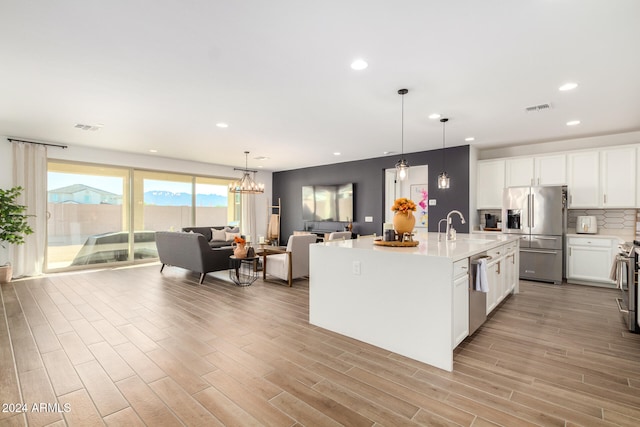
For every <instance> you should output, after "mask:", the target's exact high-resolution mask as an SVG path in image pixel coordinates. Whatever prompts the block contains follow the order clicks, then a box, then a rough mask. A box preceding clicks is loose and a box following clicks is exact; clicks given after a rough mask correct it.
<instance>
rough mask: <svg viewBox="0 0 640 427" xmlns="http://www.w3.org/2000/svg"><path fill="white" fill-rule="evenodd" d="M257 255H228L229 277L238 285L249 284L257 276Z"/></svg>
mask: <svg viewBox="0 0 640 427" xmlns="http://www.w3.org/2000/svg"><path fill="white" fill-rule="evenodd" d="M257 263H258V257H257V256H254V257H247V258H236V256H235V255H231V256H230V257H229V279H231V281H232V282H233V283H235V284H236V285H238V286H249V285H251V284H252V283H253V282H255V281H256V279H257V278H258V270H257V268H256V265H257Z"/></svg>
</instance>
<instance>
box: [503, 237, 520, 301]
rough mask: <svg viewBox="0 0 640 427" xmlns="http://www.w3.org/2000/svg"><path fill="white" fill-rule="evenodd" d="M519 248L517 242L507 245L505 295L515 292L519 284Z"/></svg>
mask: <svg viewBox="0 0 640 427" xmlns="http://www.w3.org/2000/svg"><path fill="white" fill-rule="evenodd" d="M517 252H518V248H517V245H515V244H510V245H508V246H507V255H506V257H505V260H504V270H505V281H504V283H505V289H504V295H505V296H507V295H508V294H509V293H511V292H513V290H514V289H515V288H516V285H517V284H518V280H519V279H518V276H519V274H520V273H519V270H520V268H519V266H518V264H517V261H518V257H517V255H518V254H517Z"/></svg>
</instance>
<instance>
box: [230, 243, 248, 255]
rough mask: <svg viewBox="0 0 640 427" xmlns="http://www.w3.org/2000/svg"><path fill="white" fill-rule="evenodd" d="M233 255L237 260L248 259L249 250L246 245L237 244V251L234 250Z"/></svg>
mask: <svg viewBox="0 0 640 427" xmlns="http://www.w3.org/2000/svg"><path fill="white" fill-rule="evenodd" d="M233 255H234V256H235V257H236V258H239V259H240V258H246V257H247V248H246V245H245V244H244V243H237V244H236V247H235V249H234V250H233Z"/></svg>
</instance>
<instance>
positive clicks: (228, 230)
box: [224, 226, 240, 233]
mask: <svg viewBox="0 0 640 427" xmlns="http://www.w3.org/2000/svg"><path fill="white" fill-rule="evenodd" d="M224 231H226V232H227V233H239V232H240V227H233V228H232V227H229V226H227V227H225V228H224Z"/></svg>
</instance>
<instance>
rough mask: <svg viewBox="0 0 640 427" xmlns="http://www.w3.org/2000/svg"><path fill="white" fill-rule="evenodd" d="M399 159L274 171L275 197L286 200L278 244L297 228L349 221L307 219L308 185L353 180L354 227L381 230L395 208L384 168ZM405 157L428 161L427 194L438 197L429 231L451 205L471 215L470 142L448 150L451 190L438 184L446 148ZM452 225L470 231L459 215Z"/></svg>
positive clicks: (326, 227) (330, 227) (334, 226)
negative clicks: (387, 193)
mask: <svg viewBox="0 0 640 427" xmlns="http://www.w3.org/2000/svg"><path fill="white" fill-rule="evenodd" d="M399 158H400V157H399V156H398V155H392V156H387V157H378V158H374V159H367V160H359V161H354V162H345V163H337V164H332V165H325V166H316V167H311V168H304V169H294V170H289V171H281V172H274V173H273V193H272V197H273V198H272V200H278V198H280V199H281V204H282V208H281V220H280V230H281V232H280V236H281V242H280V243H281V244H286V241H287V239H288V237H289V236H290V235H291V234H293V231H297V230H305V229H310V228H313V229H315V230H323V231H327V232H329V231H338V230H342V229H343V228H344V226H345V223H340V222H315V223H308V222H307V223H305V222H304V221H303V220H302V186H304V185H333V184H345V183H349V182H352V183H354V202H353V203H354V207H353V209H354V221H353V232H354V233H355V234H373V233H376V234H378V235H380V234H381V233H382V223H383V222H384V216H385V211H386V210H387V209H390V208H391V206H384V191H385V190H384V188H385V186H384V170H385V169H389V168H393V167H394V166H395V163H396V162H397V161H398V160H399ZM405 158H406V159H407V161H408V162H409V165H410V166H417V165H429V198H430V199H436V201H437V205H436V206H430V207H429V231H437V230H438V220H440V219H441V218H444V217H446V215H447V213H448V212H449V211H451V210H453V209H458V210H459V211H461V212H462V213H464V214H465V217H467V216H468V213H469V146H468V145H465V146H460V147H452V148H447V149H446V168H447V173H449V176H450V177H451V188H449V189H448V190H440V189H438V185H437V177H438V174H439V173H440V172H442V150H432V151H422V152H417V153H407V154H405ZM409 173H411V172H409ZM365 216H372V217H373V222H364V219H365ZM468 219H469V218H467V220H468ZM453 224H454V225H455V227H456V230H457V231H459V232H461V233H468V232H469V222H467V223H466V224H461V223H460V222H459V221H458V220H457V217H456V219H454V223H453Z"/></svg>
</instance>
